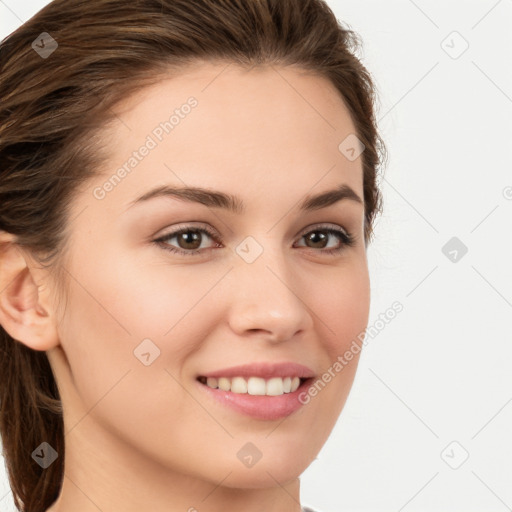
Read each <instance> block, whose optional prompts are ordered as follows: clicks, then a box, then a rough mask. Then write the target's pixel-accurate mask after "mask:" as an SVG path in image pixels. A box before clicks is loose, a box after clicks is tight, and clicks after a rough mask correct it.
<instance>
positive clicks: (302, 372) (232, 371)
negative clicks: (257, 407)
mask: <svg viewBox="0 0 512 512" xmlns="http://www.w3.org/2000/svg"><path fill="white" fill-rule="evenodd" d="M200 376H201V377H216V378H219V377H228V378H233V377H261V378H262V379H271V378H272V377H282V378H285V377H300V378H301V379H308V378H310V377H314V376H315V373H314V372H313V370H311V369H310V368H308V367H307V366H304V365H302V364H297V363H291V362H286V363H253V364H245V365H240V366H231V367H230V368H224V369H223V370H215V371H212V372H208V373H204V374H201V375H200Z"/></svg>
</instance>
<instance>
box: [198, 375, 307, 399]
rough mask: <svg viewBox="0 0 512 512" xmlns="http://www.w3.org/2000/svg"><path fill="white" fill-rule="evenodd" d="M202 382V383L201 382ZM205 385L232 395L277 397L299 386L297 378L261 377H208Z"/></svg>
mask: <svg viewBox="0 0 512 512" xmlns="http://www.w3.org/2000/svg"><path fill="white" fill-rule="evenodd" d="M203 382H204V381H203ZM206 385H207V386H208V387H210V388H213V389H217V388H218V389H221V390H222V391H231V392H232V393H239V394H247V393H248V394H249V395H267V396H279V395H282V394H284V393H292V392H294V391H296V390H297V389H298V387H299V386H300V378H299V377H285V378H284V379H283V378H281V377H273V378H271V379H268V380H265V379H262V378H261V377H249V378H248V379H245V378H244V377H234V378H232V379H229V378H227V377H219V378H218V379H217V378H215V377H208V378H207V379H206Z"/></svg>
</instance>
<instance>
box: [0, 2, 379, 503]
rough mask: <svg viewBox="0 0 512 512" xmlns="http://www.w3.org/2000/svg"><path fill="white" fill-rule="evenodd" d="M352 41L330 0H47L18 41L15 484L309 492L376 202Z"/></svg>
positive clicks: (4, 244)
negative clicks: (304, 485)
mask: <svg viewBox="0 0 512 512" xmlns="http://www.w3.org/2000/svg"><path fill="white" fill-rule="evenodd" d="M357 45H358V38H357V35H356V34H355V33H353V32H351V31H349V30H348V29H346V28H344V27H343V26H342V25H341V24H338V23H337V20H336V18H335V16H334V15H333V13H332V12H331V11H330V9H329V8H328V6H327V5H326V4H325V3H324V2H322V1H320V0H266V1H262V0H226V1H222V2H214V1H212V0H194V1H190V0H158V1H157V0H140V1H138V2H124V1H122V0H91V1H89V2H82V1H80V0H55V1H54V2H52V3H51V4H49V5H48V6H47V7H46V8H44V9H43V10H41V11H40V12H39V13H38V14H37V15H36V16H35V17H34V18H32V19H31V20H29V22H27V23H26V24H24V25H23V26H22V27H20V28H19V29H18V30H17V31H15V32H14V33H13V34H11V36H10V37H8V38H7V39H6V40H4V41H3V42H2V46H1V66H2V73H1V78H0V94H1V97H2V103H1V106H0V162H1V169H0V173H1V174H0V229H1V230H2V231H1V232H0V247H1V251H0V290H2V293H1V294H0V324H1V337H0V342H1V348H2V351H3V356H2V359H1V365H2V366H1V369H0V372H1V373H0V375H1V378H0V382H1V386H0V390H1V391H0V393H1V394H0V400H1V410H0V429H1V430H0V432H1V436H2V441H3V452H4V457H5V459H6V462H7V465H8V471H9V479H10V485H11V488H12V491H13V495H14V500H15V504H16V507H17V508H18V509H19V510H23V511H30V512H33V511H49V512H67V511H70V510H73V511H74V512H87V511H89V510H91V511H92V510H94V511H97V510H102V511H104V512H107V511H119V510H123V511H131V510H133V511H135V510H137V511H139V510H151V511H154V512H159V511H164V510H165V511H166V512H169V511H171V512H173V511H182V510H188V511H190V512H192V511H200V512H203V511H221V510H222V511H229V510H244V511H246V512H251V511H262V510H265V511H267V512H268V511H270V512H273V511H275V512H277V511H279V512H299V511H300V510H309V509H308V508H306V507H304V508H301V504H300V492H299V479H298V478H299V476H300V474H301V473H302V472H303V471H304V470H305V469H306V468H307V466H308V465H309V464H310V463H311V462H312V461H313V459H314V458H315V456H316V454H317V453H318V452H319V450H320V449H321V447H322V445H323V444H324V443H325V441H326V440H327V437H328V436H329V434H330V432H331V430H332V428H333V426H334V424H335V422H336V420H337V418H338V416H339V414H340V412H341V410H342V408H343V405H344V403H345V401H346V399H347V396H348V393H349V391H350V388H351V385H352V381H353V378H354V374H355V371H356V367H357V361H358V357H359V352H360V345H361V341H362V340H361V336H360V333H361V332H363V331H364V329H365V326H366V324H367V321H368V312H369V303H370V293H369V290H370V288H369V277H368V267H367V261H366V248H367V245H368V243H369V242H370V241H371V238H372V225H373V221H374V218H375V216H376V215H377V213H378V212H379V210H380V205H381V199H380V193H379V190H378V187H377V169H378V165H379V163H380V162H381V157H382V156H383V155H384V144H383V143H382V140H381V138H380V136H379V134H378V131H377V127H376V121H375V117H374V86H373V83H372V80H371V77H370V75H369V73H368V72H367V71H366V69H365V68H364V67H363V65H362V64H361V63H360V61H359V60H358V59H357V57H356V56H355V54H354V50H355V49H356V48H357ZM354 342H357V343H359V346H358V345H357V343H354ZM353 347H356V348H355V349H354V348H353ZM349 352H350V353H351V354H352V355H351V356H350V357H348V353H349Z"/></svg>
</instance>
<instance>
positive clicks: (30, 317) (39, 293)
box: [0, 231, 59, 351]
mask: <svg viewBox="0 0 512 512" xmlns="http://www.w3.org/2000/svg"><path fill="white" fill-rule="evenodd" d="M49 277H50V276H49V273H48V271H47V270H45V269H44V268H43V267H41V266H40V265H37V264H36V261H35V260H34V259H33V258H32V257H31V256H30V255H29V254H28V252H27V251H26V250H24V249H23V248H22V247H20V246H19V245H17V244H16V241H15V237H14V235H11V234H10V233H6V232H4V231H0V324H1V325H2V327H3V328H4V329H5V330H6V331H7V333H8V334H9V335H10V336H11V337H12V338H14V339H15V340H18V341H20V342H21V343H23V344H24V345H26V346H27V347H29V348H31V349H33V350H43V351H44V350H48V349H51V348H53V347H55V346H56V345H58V344H59V337H58V333H57V326H56V324H55V315H54V312H53V311H52V309H51V305H50V293H49V291H50V290H49V288H48V286H47V284H49V282H50V280H49Z"/></svg>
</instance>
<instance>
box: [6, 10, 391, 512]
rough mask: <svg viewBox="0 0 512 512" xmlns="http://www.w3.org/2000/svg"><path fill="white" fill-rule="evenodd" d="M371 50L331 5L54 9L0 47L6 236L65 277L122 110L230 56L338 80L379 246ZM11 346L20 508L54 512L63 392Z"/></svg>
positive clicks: (34, 360) (380, 146)
mask: <svg viewBox="0 0 512 512" xmlns="http://www.w3.org/2000/svg"><path fill="white" fill-rule="evenodd" d="M43 32H46V33H48V34H50V36H51V37H52V38H53V39H54V40H55V41H56V42H57V44H58V48H57V49H56V50H55V51H54V52H53V53H51V55H46V58H43V55H41V54H40V53H38V52H37V51H36V48H35V47H34V46H33V42H34V41H39V39H38V38H39V36H40V34H42V33H43ZM44 37H46V36H43V38H44ZM360 45H361V41H360V38H359V36H358V35H357V34H356V33H355V32H353V31H352V30H350V29H348V28H347V26H344V25H343V24H342V23H341V22H338V21H337V19H336V18H335V16H334V14H333V13H332V11H331V10H330V8H329V7H328V5H327V4H326V3H325V2H324V1H323V0H138V1H137V2H126V1H125V0H90V1H88V2H83V1H82V0H55V1H53V2H52V3H50V4H49V5H48V6H46V7H45V8H44V9H42V10H41V11H39V12H38V13H37V14H36V15H35V16H34V17H33V18H31V19H30V20H29V21H28V22H26V23H25V24H23V25H22V26H21V27H20V28H18V29H17V30H16V31H14V32H13V33H12V34H11V35H10V36H8V37H7V38H5V39H4V40H3V41H2V42H1V46H0V50H1V51H0V69H1V74H0V97H1V98H2V101H1V103H0V230H3V231H5V232H8V233H11V234H13V235H15V237H16V243H17V244H19V245H20V246H21V247H24V248H26V249H27V250H29V251H30V252H31V254H34V255H36V256H37V258H38V259H39V261H41V262H43V263H44V264H45V265H47V266H48V268H50V270H51V271H52V272H54V273H55V275H59V276H60V275H61V274H60V273H59V262H62V261H63V260H62V257H63V255H64V251H65V249H66V235H67V233H66V227H67V226H68V215H67V213H68V211H69V206H70V205H71V204H72V201H73V197H75V194H76V193H77V192H78V190H79V186H80V185H81V184H87V181H88V179H89V178H91V177H93V176H95V173H97V172H98V169H99V168H100V164H101V163H102V162H103V160H102V159H103V158H104V157H105V156H106V155H107V153H106V152H101V151H100V149H105V148H102V147H101V139H100V138H99V136H98V134H99V131H100V129H101V128H104V127H106V126H107V125H108V123H110V122H111V121H113V120H114V117H115V115H114V113H113V110H112V108H113V107H114V106H115V105H116V104H117V103H118V102H119V101H120V100H122V99H124V98H126V97H128V96H129V95H131V94H133V93H134V92H136V91H137V90H139V89H140V88H142V87H144V86H145V85H147V84H149V83H152V82H155V81H157V80H158V77H159V76H162V75H163V73H165V72H167V73H168V72H169V69H175V70H176V72H177V73H179V70H180V69H182V67H183V66H185V65H189V64H192V65H193V64H194V62H197V61H200V60H205V61H206V60H208V61H213V60H218V61H226V62H232V63H235V64H238V65H242V66H247V67H250V66H253V65H259V64H270V65H283V66H286V65H297V66H299V67H301V68H303V69H305V70H310V71H313V72H316V73H318V74H319V75H321V76H323V77H326V78H328V79H329V80H330V81H331V82H332V83H333V84H334V86H335V87H336V88H337V90H338V91H339V92H340V94H341V96H342V98H343V99H344V101H345V104H346V105H347V107H348V108H349V111H350V113H351V115H352V120H353V122H354V126H355V127H356V130H357V136H358V137H359V139H360V140H361V141H362V142H363V144H364V145H365V150H364V152H363V153H362V157H361V158H362V164H363V179H364V204H365V243H368V241H369V240H370V239H371V238H372V236H373V232H372V225H373V220H374V217H375V216H376V214H377V213H378V212H380V210H381V196H380V193H379V188H378V184H377V181H378V167H379V165H380V164H381V163H382V162H383V160H384V159H385V157H386V149H385V146H384V143H383V141H382V139H381V138H380V136H379V134H378V131H377V126H376V119H375V112H374V107H375V105H374V104H375V100H376V92H375V85H374V84H373V81H372V78H371V76H370V74H369V73H368V71H367V70H366V69H365V67H364V66H363V65H362V63H361V62H360V60H359V58H358V57H357V50H358V49H359V47H360ZM40 46H43V44H42V43H41V44H40ZM47 49H48V48H47ZM340 142H341V141H340ZM0 270H1V269H0ZM62 281H63V280H62V279H61V278H59V281H58V282H62ZM0 349H1V351H2V355H1V359H0V435H1V438H2V441H3V454H4V457H5V461H6V465H7V471H8V475H9V482H10V486H11V489H12V492H13V496H14V502H15V505H16V507H17V509H18V510H23V511H28V512H39V511H44V510H46V509H47V508H48V507H49V506H51V504H52V503H53V502H54V501H55V500H56V499H57V497H58V495H59V492H60V489H61V485H62V480H63V472H64V464H63V462H64V427H63V416H62V405H61V401H60V395H59V390H58V387H57V383H56V381H55V379H54V376H53V373H52V370H51V366H50V364H49V362H48V359H47V357H46V353H44V352H42V351H35V350H32V349H30V348H28V347H27V346H25V345H24V344H22V343H20V342H19V341H16V340H14V339H13V338H11V337H10V336H9V335H8V334H7V333H6V331H5V330H4V329H3V328H2V327H0ZM43 441H46V442H48V443H49V444H50V445H51V446H52V447H53V448H54V449H55V450H56V451H57V453H58V458H57V459H56V460H55V462H53V463H52V464H51V465H50V466H49V467H48V468H47V469H42V468H41V467H40V466H39V465H38V464H37V463H36V462H35V461H34V460H32V457H31V454H32V452H33V451H34V450H35V449H36V447H38V446H39V445H40V444H41V443H42V442H43Z"/></svg>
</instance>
